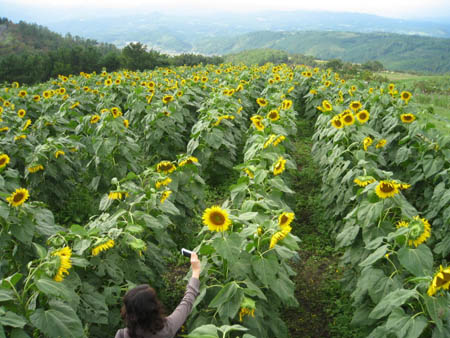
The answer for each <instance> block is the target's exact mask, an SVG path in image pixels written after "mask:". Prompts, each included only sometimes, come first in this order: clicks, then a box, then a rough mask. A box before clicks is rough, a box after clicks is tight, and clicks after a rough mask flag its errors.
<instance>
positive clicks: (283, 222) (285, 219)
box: [278, 212, 295, 229]
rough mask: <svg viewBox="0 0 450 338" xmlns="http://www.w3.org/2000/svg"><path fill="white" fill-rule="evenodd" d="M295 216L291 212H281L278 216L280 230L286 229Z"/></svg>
mask: <svg viewBox="0 0 450 338" xmlns="http://www.w3.org/2000/svg"><path fill="white" fill-rule="evenodd" d="M294 217H295V214H294V213H293V212H283V213H282V214H281V215H280V216H278V225H279V226H280V228H281V229H284V228H286V227H288V226H289V225H290V224H291V222H292V221H293V220H294Z"/></svg>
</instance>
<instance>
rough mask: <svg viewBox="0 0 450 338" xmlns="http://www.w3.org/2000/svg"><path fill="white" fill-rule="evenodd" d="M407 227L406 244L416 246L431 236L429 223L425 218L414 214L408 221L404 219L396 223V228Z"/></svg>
mask: <svg viewBox="0 0 450 338" xmlns="http://www.w3.org/2000/svg"><path fill="white" fill-rule="evenodd" d="M400 227H407V228H408V229H410V230H409V233H408V245H409V246H411V247H412V246H413V245H414V246H415V247H418V246H419V245H420V244H422V243H423V242H425V241H426V240H427V239H428V238H429V237H430V236H431V226H430V223H428V221H427V220H426V219H425V218H420V217H419V216H414V217H413V220H412V221H410V222H409V223H408V222H406V221H400V222H398V223H397V228H400Z"/></svg>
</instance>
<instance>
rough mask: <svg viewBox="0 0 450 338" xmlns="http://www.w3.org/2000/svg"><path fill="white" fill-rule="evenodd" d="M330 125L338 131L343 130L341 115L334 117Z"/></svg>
mask: <svg viewBox="0 0 450 338" xmlns="http://www.w3.org/2000/svg"><path fill="white" fill-rule="evenodd" d="M330 123H331V125H332V126H333V127H335V128H336V129H341V128H343V127H344V123H343V122H342V120H341V118H340V116H339V115H336V116H334V117H333V118H332V119H331V120H330Z"/></svg>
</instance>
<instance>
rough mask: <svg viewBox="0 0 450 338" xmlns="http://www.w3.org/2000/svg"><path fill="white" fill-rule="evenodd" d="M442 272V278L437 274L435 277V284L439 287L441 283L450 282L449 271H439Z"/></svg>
mask: <svg viewBox="0 0 450 338" xmlns="http://www.w3.org/2000/svg"><path fill="white" fill-rule="evenodd" d="M441 274H442V278H441V277H440V276H438V278H437V279H436V286H437V287H440V286H442V285H444V284H445V283H447V282H450V273H446V272H444V271H442V272H441Z"/></svg>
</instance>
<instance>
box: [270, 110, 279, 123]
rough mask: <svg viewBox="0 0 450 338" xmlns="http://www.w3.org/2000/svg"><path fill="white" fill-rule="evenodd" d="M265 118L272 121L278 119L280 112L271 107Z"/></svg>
mask: <svg viewBox="0 0 450 338" xmlns="http://www.w3.org/2000/svg"><path fill="white" fill-rule="evenodd" d="M267 118H268V119H270V120H271V121H272V122H275V121H277V120H279V119H280V114H279V113H278V110H275V109H273V110H271V111H270V112H269V113H268V114H267Z"/></svg>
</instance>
